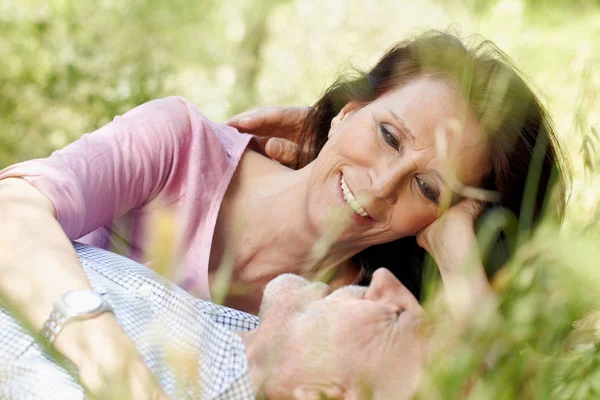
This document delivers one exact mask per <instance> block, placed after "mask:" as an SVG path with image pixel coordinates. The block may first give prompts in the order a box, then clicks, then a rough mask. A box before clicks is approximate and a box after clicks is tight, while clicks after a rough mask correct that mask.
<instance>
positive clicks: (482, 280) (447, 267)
mask: <svg viewBox="0 0 600 400" xmlns="http://www.w3.org/2000/svg"><path fill="white" fill-rule="evenodd" d="M481 209H482V206H481V204H479V203H478V202H476V201H474V200H463V201H462V202H460V203H458V204H456V205H454V206H453V207H451V208H450V209H449V210H448V211H446V212H445V213H444V214H443V215H442V216H441V217H439V218H438V219H437V220H435V221H434V222H432V223H431V224H430V225H429V226H427V227H425V228H424V229H423V230H422V231H421V232H419V234H417V242H418V243H419V245H420V246H421V247H423V248H424V249H425V250H426V251H427V252H428V253H429V254H430V255H431V257H433V259H434V260H435V262H436V264H437V265H438V268H439V270H440V275H441V277H442V281H443V283H444V289H445V292H446V295H447V299H448V302H449V305H450V309H451V310H452V312H453V313H454V314H455V316H456V317H460V318H464V317H468V316H470V315H471V313H472V312H473V310H475V308H476V307H477V305H478V304H479V301H480V300H482V299H483V298H484V297H485V296H487V295H488V294H489V293H491V287H490V284H489V281H488V279H487V276H486V274H485V269H484V267H483V264H482V262H481V256H480V254H479V251H478V245H477V237H476V235H475V220H476V218H477V217H478V216H479V214H480V212H481Z"/></svg>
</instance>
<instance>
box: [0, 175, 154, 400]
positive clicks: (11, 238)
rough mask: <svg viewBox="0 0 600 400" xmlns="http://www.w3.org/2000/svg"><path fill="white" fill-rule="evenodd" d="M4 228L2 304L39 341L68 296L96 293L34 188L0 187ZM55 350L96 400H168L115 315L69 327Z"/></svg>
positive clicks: (10, 182)
mask: <svg viewBox="0 0 600 400" xmlns="http://www.w3.org/2000/svg"><path fill="white" fill-rule="evenodd" d="M0 221H2V229H0V254H2V257H0V298H2V300H3V301H4V302H5V304H9V305H10V307H11V308H10V309H11V310H14V311H13V312H15V313H16V316H17V317H19V318H20V320H21V321H22V323H23V324H24V325H25V326H27V327H28V328H29V329H31V330H32V334H33V335H35V334H36V333H37V332H39V331H40V329H41V328H42V326H43V324H44V321H46V320H47V319H48V317H49V316H50V312H51V311H52V307H53V304H54V302H56V300H58V299H59V298H60V297H61V296H62V295H63V294H64V293H65V292H67V291H69V290H74V289H88V290H91V289H92V287H91V285H90V283H89V281H88V280H87V277H86V275H85V273H84V271H83V268H81V264H79V260H78V258H77V254H76V253H75V250H74V249H73V245H72V244H71V242H70V240H69V238H68V237H67V236H66V234H65V232H64V231H63V230H62V227H61V226H60V225H59V223H58V221H57V220H56V215H55V210H54V206H53V204H52V203H51V202H50V200H49V199H48V198H47V197H46V196H45V195H43V194H42V193H41V192H40V191H38V190H37V189H36V188H35V187H33V186H32V185H30V184H29V183H27V182H26V181H25V180H22V179H16V178H7V179H3V180H0ZM48 282H52V284H48ZM54 348H55V349H56V350H57V351H58V352H59V353H61V354H62V355H63V356H65V357H67V358H68V359H69V360H71V362H73V364H75V366H77V367H78V372H79V378H80V381H81V383H82V385H83V386H84V387H85V389H86V391H87V394H91V395H94V396H95V397H94V398H103V399H104V398H106V399H112V398H114V399H117V398H118V399H148V400H158V399H166V395H165V393H164V391H163V390H162V388H161V387H160V385H159V384H158V382H157V380H156V379H155V377H154V375H153V374H152V371H150V369H149V368H148V367H147V366H146V364H145V363H144V361H143V360H142V356H141V355H140V354H139V352H138V351H137V349H136V347H135V345H134V343H133V342H132V341H131V339H130V338H129V337H128V336H127V334H126V333H125V331H123V330H122V329H121V327H120V326H119V324H118V322H117V320H116V318H115V316H114V315H113V314H112V313H105V314H102V315H100V316H98V317H96V318H92V319H89V320H84V321H72V322H68V323H67V324H65V326H64V328H63V330H62V331H61V332H60V333H59V334H58V336H57V337H56V340H55V342H54Z"/></svg>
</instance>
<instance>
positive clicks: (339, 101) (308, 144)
mask: <svg viewBox="0 0 600 400" xmlns="http://www.w3.org/2000/svg"><path fill="white" fill-rule="evenodd" d="M418 77H429V78H433V79H440V80H444V81H446V82H448V83H449V84H451V85H453V86H454V87H456V88H457V89H458V90H459V91H460V93H461V94H462V95H463V96H464V98H465V99H467V100H468V102H469V104H470V106H471V111H472V112H473V113H474V114H475V116H476V118H477V119H478V122H479V124H480V126H481V127H482V129H483V130H484V131H485V133H486V134H487V135H488V136H489V138H490V141H491V142H490V143H491V147H492V160H491V161H492V168H491V171H490V173H489V174H488V175H487V176H486V177H485V179H484V185H483V186H484V188H486V189H489V190H494V191H497V192H499V193H500V195H501V199H500V201H499V202H498V203H496V204H492V205H490V208H495V207H504V208H505V209H507V210H510V211H511V212H512V213H513V214H514V215H515V216H516V217H517V218H521V219H529V220H530V221H531V222H532V223H534V222H535V221H537V220H539V218H540V216H541V213H542V208H543V207H545V205H544V200H545V198H546V194H547V193H548V192H549V189H550V188H551V187H558V188H559V191H560V194H559V196H558V197H559V199H561V200H559V201H555V202H554V203H555V204H554V205H555V206H556V207H555V208H556V210H555V211H556V212H557V214H556V215H558V216H559V217H562V213H563V210H564V202H563V200H564V192H563V190H564V188H565V172H564V163H563V162H562V161H563V160H564V157H563V153H562V152H561V149H560V146H559V144H558V142H557V138H556V135H555V133H554V129H553V125H552V121H551V119H550V117H549V115H548V113H547V111H546V110H545V109H544V107H543V106H542V105H541V104H540V102H539V100H538V99H537V97H536V95H535V94H534V93H533V91H532V90H531V89H530V88H529V87H528V85H527V84H526V83H525V82H524V80H523V79H522V78H521V76H520V74H519V73H518V72H517V70H516V68H515V67H514V66H512V64H511V62H510V60H509V59H508V57H507V56H506V55H505V54H504V53H503V52H501V51H500V50H499V49H498V48H497V47H496V46H494V45H493V44H492V43H491V42H489V41H482V42H481V43H480V44H478V45H477V46H474V47H472V48H471V49H469V48H467V47H466V46H465V45H464V44H463V43H462V42H461V40H459V39H458V38H457V37H456V36H454V35H451V34H448V33H443V32H437V31H430V32H427V33H424V34H422V35H420V36H418V37H417V38H415V39H413V40H410V41H405V42H401V43H399V44H397V45H396V46H394V47H392V48H391V49H390V50H388V51H387V53H385V55H384V56H383V57H382V58H381V59H380V60H379V61H378V62H377V64H376V65H375V66H374V67H373V68H372V69H371V70H369V71H367V72H358V73H357V75H355V76H352V77H342V78H340V79H338V80H337V81H336V82H335V83H333V84H332V85H331V86H330V87H329V88H328V89H327V90H326V92H325V94H324V95H323V96H322V97H321V98H320V99H319V100H318V101H317V102H316V103H315V104H314V106H313V107H312V108H311V111H310V112H309V115H308V117H307V119H306V121H305V124H304V128H303V132H302V135H301V137H300V140H299V144H300V146H302V147H304V148H307V149H309V152H308V153H306V154H304V153H303V154H299V158H298V160H297V167H302V166H304V165H306V164H308V163H309V162H310V161H312V160H313V159H315V158H316V156H317V155H318V153H319V152H320V151H321V149H322V148H323V146H324V145H325V142H326V141H327V135H328V133H329V129H330V124H331V120H332V119H333V118H334V117H335V116H336V115H337V114H338V113H339V112H340V110H341V109H342V107H344V105H346V103H348V102H351V101H354V102H357V103H359V104H361V103H362V104H367V103H369V102H371V101H373V100H375V99H377V98H378V97H379V96H381V95H382V94H384V93H386V92H388V91H390V90H392V89H395V88H398V87H401V86H402V85H405V84H407V83H408V82H409V81H411V80H413V79H415V78H418ZM302 147H301V148H302ZM536 154H538V155H539V156H537V157H536ZM530 167H531V168H530ZM530 170H531V171H532V173H531V174H529V175H531V177H530V178H529V182H528V173H529V171H530ZM531 188H533V191H532V192H527V193H533V195H532V196H531V201H530V202H529V203H528V202H527V201H525V202H524V201H523V199H524V197H526V196H525V195H524V194H525V193H526V189H527V190H531ZM526 226H529V225H526ZM506 247H507V246H506V237H505V236H504V235H500V237H499V240H498V243H497V244H496V248H495V249H494V250H493V251H492V253H493V254H495V256H493V257H492V258H493V259H495V260H496V261H495V262H494V264H495V265H486V269H487V270H488V272H489V271H490V270H491V269H495V268H497V267H498V264H501V263H502V262H503V261H504V260H505V259H506V257H507V256H508V254H507V251H506ZM424 258H425V252H424V250H423V249H421V248H420V247H419V246H418V245H417V242H416V239H415V237H405V238H402V239H399V240H396V241H394V242H390V243H385V244H381V245H376V246H372V247H370V248H368V249H366V250H364V251H362V252H361V253H359V254H357V255H356V256H355V257H354V261H356V262H357V263H358V264H359V265H360V266H361V269H362V273H361V279H360V280H361V282H360V283H367V282H368V281H369V280H370V275H371V273H372V272H373V271H374V270H375V269H377V268H379V267H385V268H388V269H389V270H390V271H392V272H393V273H394V274H395V275H396V276H397V277H398V278H399V279H400V280H401V281H402V282H403V283H404V285H406V286H407V287H408V288H409V289H410V290H411V291H412V292H413V293H414V294H415V295H416V296H417V297H419V296H420V288H421V279H422V278H421V269H422V267H423V263H424ZM398 260H403V261H402V262H401V264H399V262H398ZM487 264H489V263H487Z"/></svg>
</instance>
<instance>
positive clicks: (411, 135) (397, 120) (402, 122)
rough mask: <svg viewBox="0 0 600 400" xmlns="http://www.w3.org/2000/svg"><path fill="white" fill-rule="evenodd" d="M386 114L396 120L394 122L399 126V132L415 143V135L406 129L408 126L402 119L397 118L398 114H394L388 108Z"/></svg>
mask: <svg viewBox="0 0 600 400" xmlns="http://www.w3.org/2000/svg"><path fill="white" fill-rule="evenodd" d="M388 112H389V113H390V115H391V116H392V117H393V118H394V119H395V120H396V122H397V123H398V125H399V126H400V130H401V131H402V133H403V134H404V135H405V136H408V137H409V138H410V140H411V141H412V142H413V143H414V142H415V140H416V139H415V135H414V134H413V133H412V131H411V130H410V128H409V127H408V125H406V122H404V120H403V119H402V118H400V117H399V116H398V114H396V113H395V112H394V111H392V110H391V109H390V108H388Z"/></svg>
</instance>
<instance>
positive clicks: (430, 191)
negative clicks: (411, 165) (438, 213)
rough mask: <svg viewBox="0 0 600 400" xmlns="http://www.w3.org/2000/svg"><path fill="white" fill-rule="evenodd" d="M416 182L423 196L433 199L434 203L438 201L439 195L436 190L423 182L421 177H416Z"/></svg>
mask: <svg viewBox="0 0 600 400" xmlns="http://www.w3.org/2000/svg"><path fill="white" fill-rule="evenodd" d="M417 183H418V185H419V189H420V190H421V193H423V196H425V197H426V198H427V199H429V200H431V201H433V202H434V203H435V204H438V203H439V198H440V195H439V194H438V192H437V190H435V189H434V188H433V187H432V186H431V185H430V184H429V183H427V182H425V181H424V180H423V179H421V178H417Z"/></svg>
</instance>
